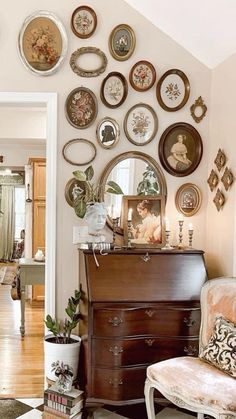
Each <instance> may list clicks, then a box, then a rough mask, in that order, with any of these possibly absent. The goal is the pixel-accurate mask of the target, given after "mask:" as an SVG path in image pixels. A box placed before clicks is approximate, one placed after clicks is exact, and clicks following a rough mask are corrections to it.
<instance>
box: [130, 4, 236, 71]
mask: <svg viewBox="0 0 236 419" xmlns="http://www.w3.org/2000/svg"><path fill="white" fill-rule="evenodd" d="M126 2H127V3H128V4H129V5H130V6H132V7H133V8H134V9H136V10H137V11H138V12H140V13H141V14H142V15H143V16H145V17H146V18H147V19H148V20H150V21H151V22H152V23H153V24H154V25H155V26H157V27H158V28H159V29H160V30H162V31H163V32H164V33H166V34H167V35H169V36H170V37H171V38H173V39H174V40H175V41H176V42H177V43H179V44H180V45H181V46H182V47H184V48H185V49H186V50H187V51H189V52H190V53H191V54H192V55H194V56H195V57H196V58H197V59H198V60H199V61H201V62H202V63H203V64H205V65H206V66H207V67H209V68H211V69H213V68H215V67H216V66H217V65H218V64H220V63H221V62H223V61H224V60H225V59H227V58H228V57H229V56H231V55H232V54H234V53H236V0H197V1H196V0H126Z"/></svg>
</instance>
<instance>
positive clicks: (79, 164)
mask: <svg viewBox="0 0 236 419" xmlns="http://www.w3.org/2000/svg"><path fill="white" fill-rule="evenodd" d="M75 143H85V144H87V145H89V146H90V148H92V149H93V151H94V155H93V157H92V158H91V159H90V160H88V161H86V162H84V163H78V162H74V161H72V160H70V159H68V157H67V156H66V150H67V149H68V147H71V145H72V144H75ZM62 155H63V157H64V159H65V161H67V163H70V164H72V165H73V166H85V165H86V164H89V163H91V162H92V161H93V160H94V159H95V157H96V155H97V149H96V147H95V145H94V144H93V143H92V141H89V140H86V139H85V138H75V139H73V140H70V141H67V143H66V144H64V146H63V149H62Z"/></svg>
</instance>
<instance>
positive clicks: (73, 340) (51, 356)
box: [44, 290, 82, 381]
mask: <svg viewBox="0 0 236 419" xmlns="http://www.w3.org/2000/svg"><path fill="white" fill-rule="evenodd" d="M80 299H81V291H78V290H75V292H74V297H70V298H69V299H68V304H67V307H66V309H65V312H66V314H67V316H68V317H69V319H65V320H64V321H63V322H62V321H59V320H57V319H53V318H52V317H51V316H50V315H49V314H48V315H47V317H46V320H45V321H44V322H45V324H46V327H47V328H48V329H49V331H50V332H51V333H50V334H48V335H46V336H45V339H44V365H45V375H46V378H48V379H49V380H52V381H56V379H57V377H56V375H55V370H52V364H53V363H55V362H57V361H59V362H62V363H63V364H66V365H69V366H70V367H71V368H72V369H73V379H74V380H76V377H77V373H78V363H79V352H80V343H81V338H80V337H79V336H77V335H72V333H71V332H72V330H73V329H74V328H75V327H76V326H77V324H78V322H79V320H80V319H81V317H82V316H81V314H80V312H79V302H80Z"/></svg>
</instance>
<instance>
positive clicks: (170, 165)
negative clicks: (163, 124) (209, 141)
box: [158, 122, 203, 176]
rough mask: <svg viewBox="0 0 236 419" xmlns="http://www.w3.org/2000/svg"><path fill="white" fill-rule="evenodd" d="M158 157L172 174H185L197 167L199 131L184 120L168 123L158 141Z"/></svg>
mask: <svg viewBox="0 0 236 419" xmlns="http://www.w3.org/2000/svg"><path fill="white" fill-rule="evenodd" d="M158 151H159V158H160V161H161V164H162V165H163V167H164V168H165V169H166V170H167V172H168V173H170V174H171V175H173V176H187V175H190V173H192V172H194V170H195V169H196V168H197V167H198V165H199V163H200V161H201V158H202V151H203V145H202V139H201V136H200V134H199V132H198V131H197V130H196V129H195V128H194V127H193V126H192V125H190V124H187V123H186V122H178V123H176V124H172V125H170V126H169V127H168V128H167V129H166V130H165V131H164V132H163V134H162V136H161V138H160V141H159V150H158Z"/></svg>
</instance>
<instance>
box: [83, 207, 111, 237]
mask: <svg viewBox="0 0 236 419" xmlns="http://www.w3.org/2000/svg"><path fill="white" fill-rule="evenodd" d="M106 218H107V209H106V206H105V204H104V203H103V202H95V204H92V205H88V207H87V210H86V214H85V221H86V222H87V224H88V233H89V234H91V235H92V236H99V235H100V232H101V230H102V229H103V228H104V227H105V224H106Z"/></svg>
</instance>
